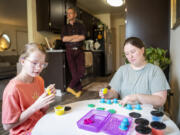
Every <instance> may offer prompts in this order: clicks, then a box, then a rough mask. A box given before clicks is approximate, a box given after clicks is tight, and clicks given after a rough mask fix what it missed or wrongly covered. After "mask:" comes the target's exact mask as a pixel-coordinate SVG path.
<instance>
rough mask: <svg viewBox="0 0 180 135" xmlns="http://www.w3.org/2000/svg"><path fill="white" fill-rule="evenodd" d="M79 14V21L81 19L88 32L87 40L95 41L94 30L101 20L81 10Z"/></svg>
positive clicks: (79, 9)
mask: <svg viewBox="0 0 180 135" xmlns="http://www.w3.org/2000/svg"><path fill="white" fill-rule="evenodd" d="M77 12H78V19H80V20H81V21H82V22H83V23H84V25H85V27H86V30H87V37H86V39H87V40H88V39H93V30H94V28H95V27H97V24H98V22H99V20H98V19H97V18H96V17H94V16H92V15H91V14H89V13H88V12H86V11H84V10H83V9H81V8H78V10H77Z"/></svg>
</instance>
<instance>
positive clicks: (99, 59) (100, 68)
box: [93, 51, 105, 76]
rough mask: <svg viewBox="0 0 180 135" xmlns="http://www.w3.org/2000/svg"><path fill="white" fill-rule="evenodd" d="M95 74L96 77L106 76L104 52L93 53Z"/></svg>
mask: <svg viewBox="0 0 180 135" xmlns="http://www.w3.org/2000/svg"><path fill="white" fill-rule="evenodd" d="M93 72H94V76H104V74H105V60H104V52H101V51H97V52H96V51H93Z"/></svg>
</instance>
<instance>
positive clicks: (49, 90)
mask: <svg viewBox="0 0 180 135" xmlns="http://www.w3.org/2000/svg"><path fill="white" fill-rule="evenodd" d="M54 86H55V84H50V85H49V86H48V87H47V88H46V92H47V93H48V95H51V94H54V95H55V94H56V89H55V87H54Z"/></svg>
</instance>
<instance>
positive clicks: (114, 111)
mask: <svg viewBox="0 0 180 135" xmlns="http://www.w3.org/2000/svg"><path fill="white" fill-rule="evenodd" d="M108 112H110V113H111V114H114V113H116V110H114V109H109V110H108Z"/></svg>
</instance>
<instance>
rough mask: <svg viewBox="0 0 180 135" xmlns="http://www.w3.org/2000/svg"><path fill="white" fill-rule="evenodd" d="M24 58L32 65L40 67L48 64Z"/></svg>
mask: <svg viewBox="0 0 180 135" xmlns="http://www.w3.org/2000/svg"><path fill="white" fill-rule="evenodd" d="M26 60H27V61H29V62H30V63H31V64H32V65H33V66H34V67H37V66H39V67H40V68H46V67H47V66H48V63H47V62H45V63H42V64H41V63H39V62H34V61H31V60H28V59H26Z"/></svg>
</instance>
